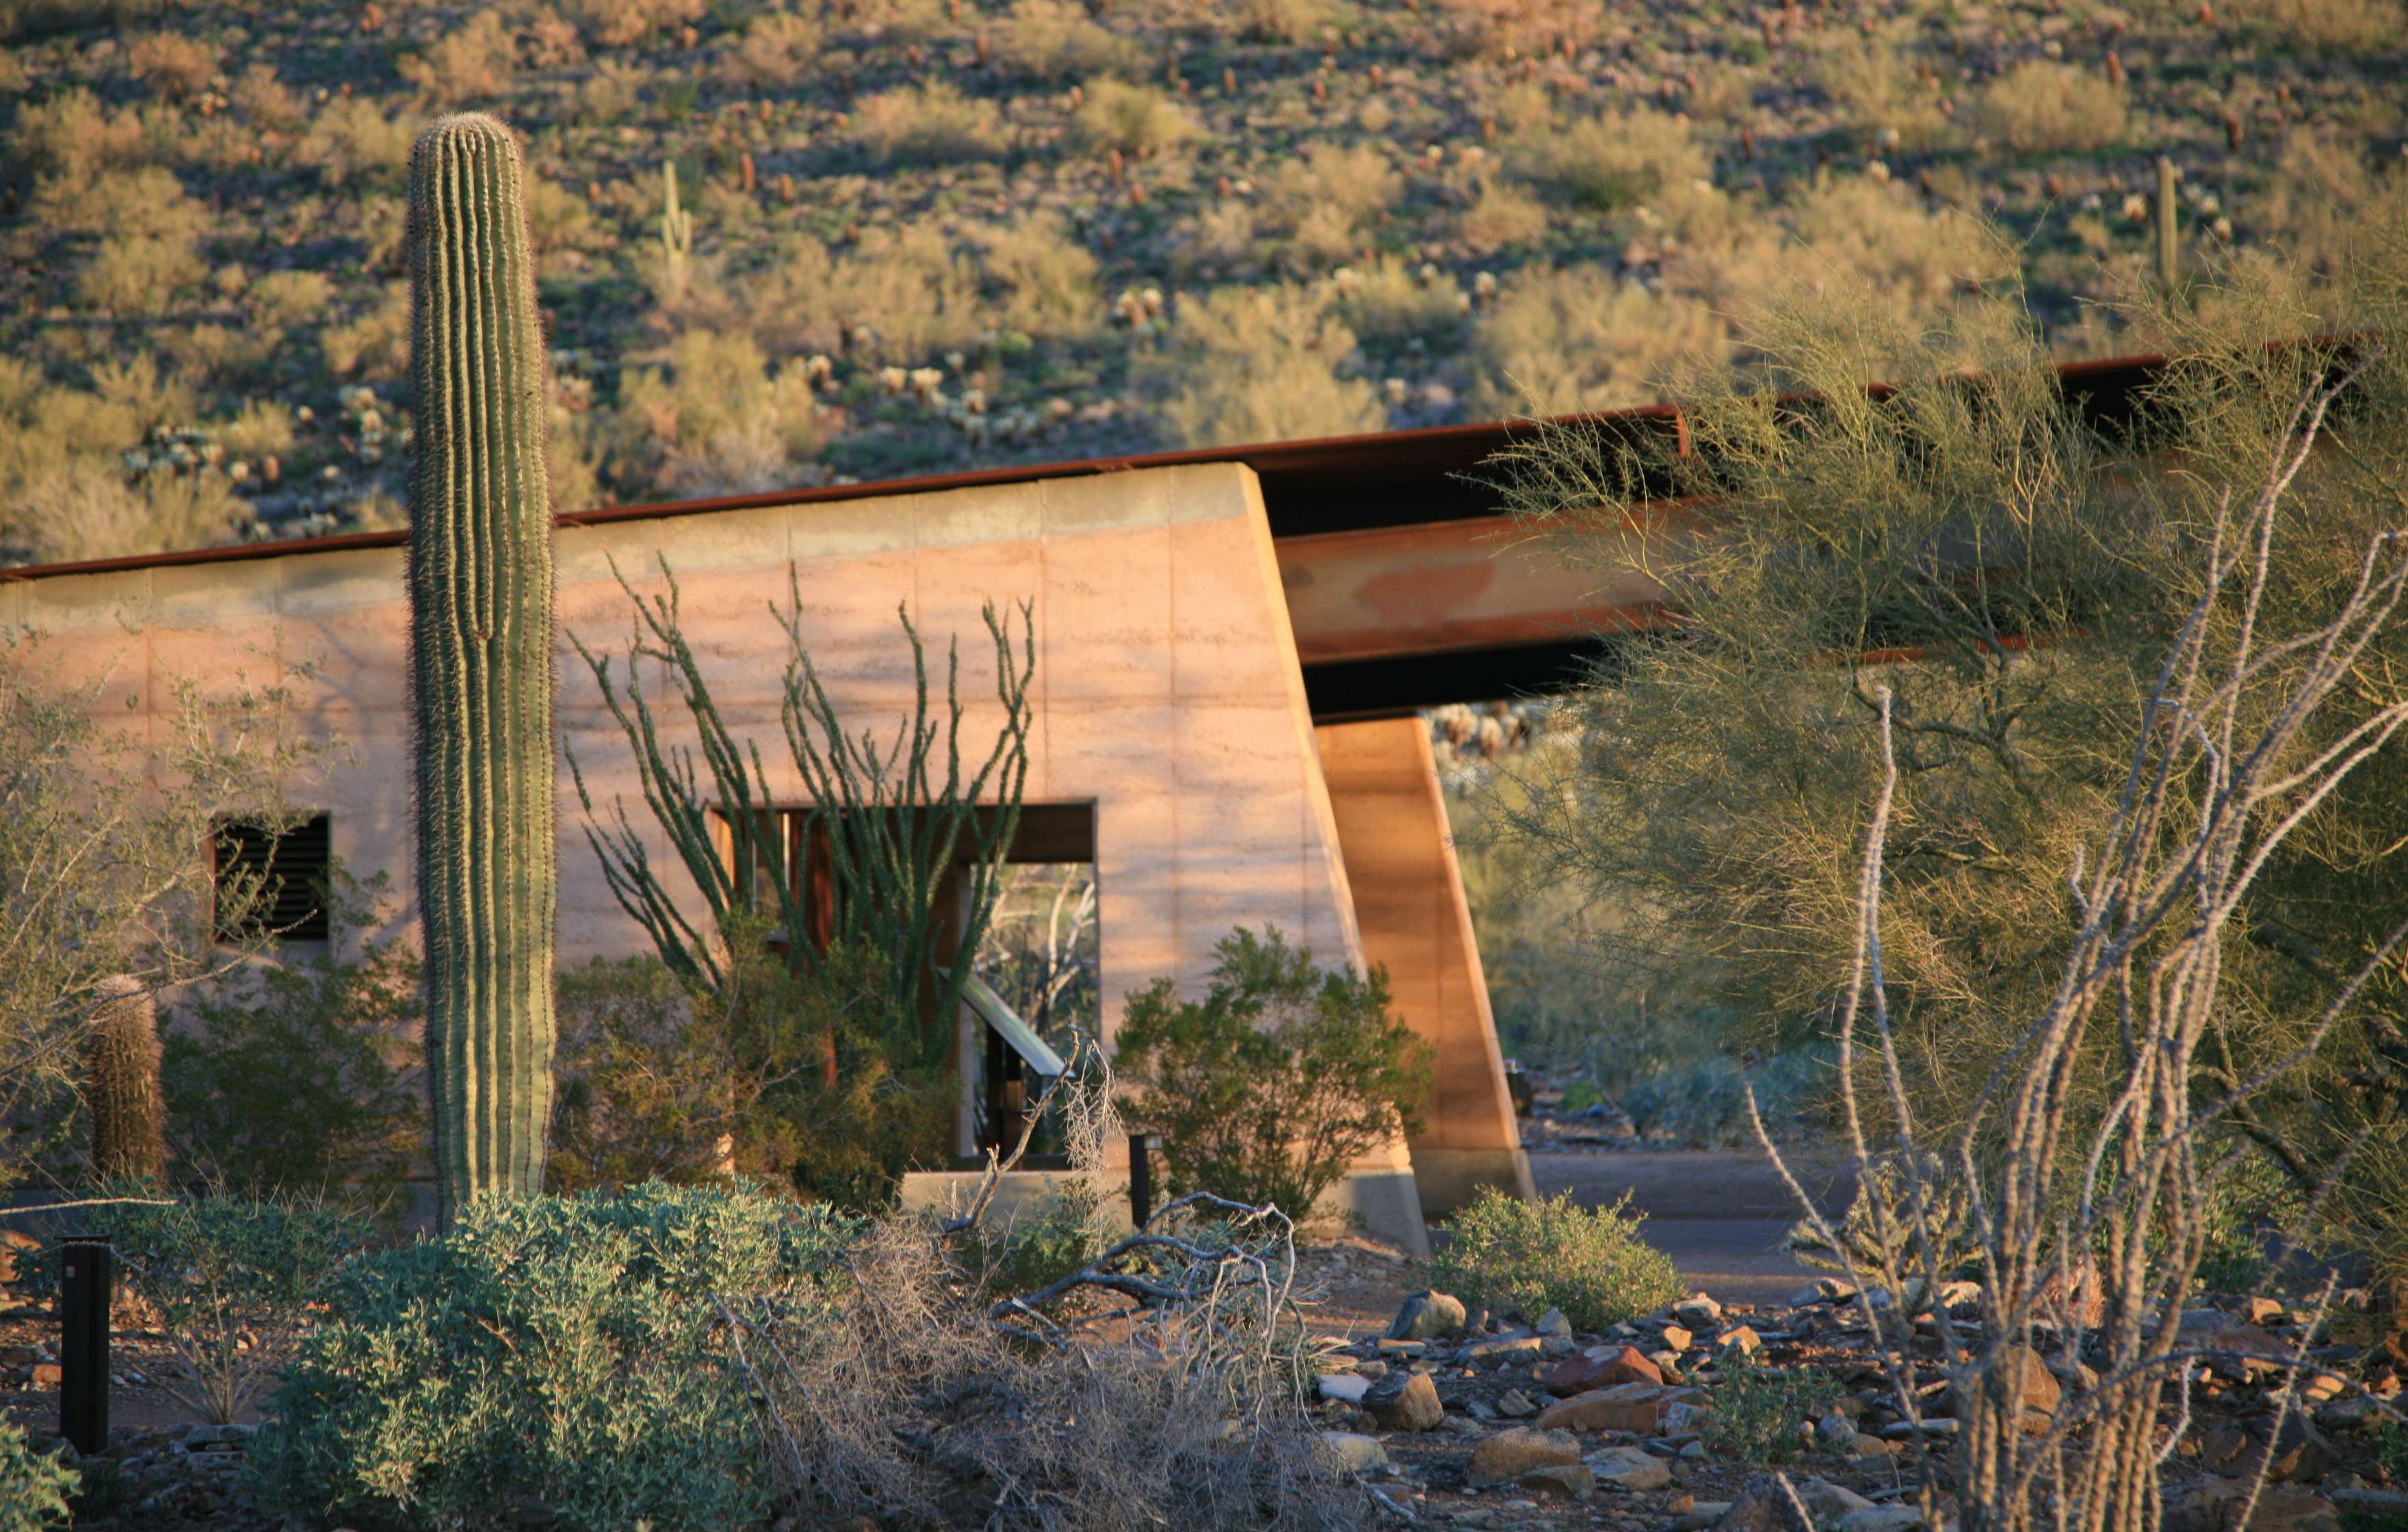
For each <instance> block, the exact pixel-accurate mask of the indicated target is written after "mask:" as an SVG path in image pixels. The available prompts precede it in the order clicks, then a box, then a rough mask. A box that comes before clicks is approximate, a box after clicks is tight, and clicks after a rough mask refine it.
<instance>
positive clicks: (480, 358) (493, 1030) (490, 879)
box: [408, 115, 558, 1224]
mask: <svg viewBox="0 0 2408 1532" xmlns="http://www.w3.org/2000/svg"><path fill="white" fill-rule="evenodd" d="M524 180H525V170H524V166H523V163H522V161H521V158H520V154H519V148H518V143H517V141H516V140H515V139H514V138H512V137H511V136H510V134H509V129H507V128H505V127H503V126H502V124H500V123H499V122H495V121H494V120H493V119H492V118H490V117H485V116H481V115H468V116H460V117H448V118H445V119H444V120H443V121H441V122H437V123H436V124H435V125H434V126H433V127H430V128H428V129H427V130H426V132H425V133H424V134H423V135H422V136H420V137H419V140H418V143H417V146H416V148H415V149H414V150H412V152H411V154H410V162H409V226H408V236H409V264H410V324H411V335H410V355H409V363H410V376H411V379H412V381H413V382H414V384H415V386H416V390H417V430H418V460H417V464H416V465H415V467H414V469H413V471H412V474H411V480H410V528H409V623H410V677H411V683H412V701H413V705H414V707H415V709H416V711H417V730H416V733H417V737H416V740H415V749H416V758H415V761H414V763H413V767H414V779H415V786H416V795H417V814H418V901H419V918H420V921H421V923H422V928H423V933H424V940H425V949H426V954H425V964H426V981H425V982H426V1043H427V1046H426V1057H427V1066H428V1067H427V1076H428V1083H429V1088H430V1091H431V1094H432V1096H433V1105H434V1118H435V1167H436V1183H437V1195H438V1197H439V1201H440V1208H441V1214H442V1217H443V1220H444V1222H445V1223H446V1224H449V1223H450V1221H451V1219H452V1215H453V1214H454V1213H456V1212H457V1211H458V1210H460V1209H461V1208H463V1207H465V1206H466V1204H467V1203H468V1202H470V1201H471V1200H473V1199H475V1198H476V1197H479V1196H484V1195H486V1194H489V1193H520V1194H525V1193H533V1192H537V1191H540V1190H541V1189H542V1186H543V1167H544V1132H545V1127H546V1124H547V1123H548V1122H549V1120H550V1118H551V1114H552V915H553V909H554V906H555V904H556V901H557V895H558V887H557V878H558V869H557V867H556V866H555V864H554V859H553V857H554V853H553V843H552V505H551V496H550V494H549V491H548V488H547V483H546V480H545V476H544V459H543V445H544V444H543V423H544V358H543V340H542V334H541V331H540V329H539V327H538V321H537V310H536V296H535V259H534V253H533V250H532V248H531V247H530V245H529V244H528V241H527V231H526V208H525V202H524V198H523V183H524Z"/></svg>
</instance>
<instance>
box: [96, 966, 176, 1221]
mask: <svg viewBox="0 0 2408 1532" xmlns="http://www.w3.org/2000/svg"><path fill="white" fill-rule="evenodd" d="M159 1052H160V1049H159V1007H158V1002H157V1001H156V1000H155V999H154V998H153V997H152V996H151V994H150V990H149V989H148V988H146V987H145V986H144V985H143V983H142V981H140V980H138V979H136V978H134V977H133V976H131V975H130V974H115V975H112V976H110V977H109V978H108V979H104V980H102V981H101V983H100V995H99V997H98V999H97V1001H96V1002H95V1003H94V1004H93V1008H92V1026H91V1030H90V1031H89V1032H88V1033H87V1034H86V1036H85V1041H84V1076H85V1095H86V1096H87V1098H88V1099H89V1101H90V1103H91V1106H92V1167H93V1173H94V1174H96V1175H97V1176H99V1178H100V1179H101V1180H103V1181H164V1180H165V1179H166V1175H167V1138H166V1133H165V1127H164V1126H163V1123H162V1110H161V1102H160V1095H159Z"/></svg>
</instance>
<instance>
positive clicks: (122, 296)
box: [75, 235, 208, 314]
mask: <svg viewBox="0 0 2408 1532" xmlns="http://www.w3.org/2000/svg"><path fill="white" fill-rule="evenodd" d="M206 276H208V267H207V266H205V265H202V264H201V258H200V255H199V254H198V253H197V252H196V251H193V247H192V246H191V245H190V244H189V243H187V242H185V241H182V240H178V239H160V238H154V237H150V236H143V235H108V236H105V237H104V238H103V239H102V240H101V242H100V248H99V249H97V250H95V251H93V253H92V259H91V260H89V261H87V262H86V263H85V264H84V268H83V269H82V270H81V271H79V272H78V273H76V280H75V296H76V303H77V304H78V305H79V307H81V308H93V309H98V310H100V311H101V312H103V313H110V314H147V313H156V312H158V311H160V310H162V309H165V308H171V307H173V306H174V304H175V302H176V300H177V299H178V298H179V297H181V296H182V295H183V294H184V293H185V292H186V291H187V290H189V289H190V288H191V287H192V286H193V284H194V283H195V282H198V281H199V280H200V279H202V278H203V277H206Z"/></svg>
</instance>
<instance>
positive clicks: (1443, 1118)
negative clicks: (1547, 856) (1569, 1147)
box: [1316, 718, 1536, 1214]
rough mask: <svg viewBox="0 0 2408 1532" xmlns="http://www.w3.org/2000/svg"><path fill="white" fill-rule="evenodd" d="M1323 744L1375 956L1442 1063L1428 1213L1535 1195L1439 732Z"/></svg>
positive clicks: (1426, 1172) (1424, 1141)
mask: <svg viewBox="0 0 2408 1532" xmlns="http://www.w3.org/2000/svg"><path fill="white" fill-rule="evenodd" d="M1316 735H1317V737H1318V739H1319V741H1320V747H1321V771H1322V776H1323V778H1324V779H1325V780H1326V781H1327V782H1328V783H1329V801H1330V807H1331V808H1332V809H1334V810H1335V811H1336V813H1337V816H1338V839H1339V844H1340V846H1341V847H1343V848H1344V851H1345V854H1346V873H1347V878H1348V881H1350V882H1351V883H1352V884H1353V886H1354V890H1355V921H1356V923H1358V924H1359V926H1360V927H1361V930H1362V933H1363V952H1364V955H1365V956H1366V957H1368V958H1369V959H1370V960H1371V961H1372V962H1374V963H1378V964H1382V965H1383V966H1385V967H1386V968H1387V970H1388V984H1389V988H1390V990H1391V991H1392V993H1393V994H1394V995H1395V999H1396V1009H1397V1013H1398V1016H1400V1017H1401V1018H1402V1019H1403V1020H1404V1022H1405V1023H1406V1024H1408V1025H1410V1026H1411V1027H1412V1029H1413V1030H1414V1031H1415V1032H1416V1033H1418V1034H1420V1035H1421V1036H1422V1037H1423V1038H1426V1039H1427V1040H1428V1041H1429V1042H1430V1043H1431V1044H1432V1045H1433V1046H1435V1047H1436V1048H1437V1050H1438V1081H1437V1089H1436V1091H1435V1093H1434V1094H1433V1095H1432V1097H1431V1100H1430V1104H1429V1110H1428V1113H1427V1118H1428V1120H1427V1122H1426V1124H1425V1126H1424V1127H1423V1130H1422V1131H1421V1132H1420V1133H1419V1134H1418V1135H1416V1136H1414V1138H1412V1155H1413V1173H1414V1176H1415V1178H1416V1179H1417V1181H1419V1184H1420V1189H1421V1201H1422V1210H1423V1211H1424V1212H1426V1213H1430V1214H1437V1213H1443V1212H1452V1211H1453V1210H1455V1209H1456V1208H1459V1207H1461V1206H1462V1205H1463V1204H1465V1203H1466V1202H1469V1201H1470V1200H1471V1198H1472V1196H1473V1195H1474V1194H1475V1193H1477V1192H1478V1190H1479V1189H1480V1188H1481V1187H1483V1186H1494V1187H1496V1188H1497V1189H1498V1190H1499V1191H1503V1192H1510V1193H1514V1194H1517V1195H1519V1196H1523V1197H1525V1198H1529V1197H1532V1196H1535V1195H1536V1194H1535V1192H1534V1191H1533V1190H1532V1188H1531V1184H1530V1165H1529V1161H1528V1159H1527V1157H1526V1156H1525V1155H1524V1153H1523V1152H1522V1134H1521V1128H1520V1126H1519V1124H1517V1123H1516V1121H1515V1119H1514V1116H1513V1103H1512V1098H1511V1097H1510V1096H1508V1095H1507V1094H1506V1091H1505V1062H1504V1059H1503V1057H1502V1055H1501V1054H1500V1053H1499V1052H1498V1047H1497V1024H1496V1021H1495V1018H1494V1017H1493V1016H1492V1015H1491V1014H1490V1012H1489V1009H1488V983H1487V980H1486V978H1485V977H1484V975H1483V974H1482V972H1481V968H1480V947H1479V943H1478V942H1477V941H1476V940H1475V939H1474V938H1473V935H1472V929H1471V910H1470V907H1469V905H1468V904H1467V903H1466V902H1465V899H1464V895H1463V874H1462V871H1461V869H1460V868H1459V867H1458V866H1456V865H1455V842H1454V840H1453V839H1452V838H1450V836H1449V834H1448V830H1447V821H1446V802H1445V799H1444V797H1443V796H1442V795H1441V792H1440V788H1439V780H1438V766H1437V763H1436V761H1435V760H1433V759H1432V757H1431V754H1430V742H1429V730H1428V729H1427V728H1426V727H1425V726H1424V725H1423V723H1422V722H1421V720H1420V719H1418V718H1398V719H1382V720H1379V721H1376V722H1371V723H1336V724H1329V725H1326V726H1324V727H1323V728H1321V729H1319V730H1318V731H1316Z"/></svg>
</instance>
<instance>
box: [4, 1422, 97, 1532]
mask: <svg viewBox="0 0 2408 1532" xmlns="http://www.w3.org/2000/svg"><path fill="white" fill-rule="evenodd" d="M81 1479H82V1476H81V1475H79V1473H77V1472H76V1470H75V1469H73V1468H69V1467H67V1466H66V1464H65V1463H63V1462H61V1461H60V1460H59V1459H58V1458H57V1457H55V1456H52V1455H51V1454H50V1453H37V1452H36V1451H34V1449H33V1446H32V1444H31V1443H29V1442H28V1441H27V1440H26V1439H25V1431H24V1428H23V1427H22V1426H21V1425H18V1424H17V1423H16V1422H15V1421H13V1420H9V1419H7V1418H6V1417H0V1532H45V1529H46V1528H50V1527H61V1526H65V1525H67V1497H68V1496H71V1495H73V1494H75V1493H76V1488H77V1485H78V1484H79V1483H80V1482H81Z"/></svg>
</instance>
